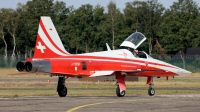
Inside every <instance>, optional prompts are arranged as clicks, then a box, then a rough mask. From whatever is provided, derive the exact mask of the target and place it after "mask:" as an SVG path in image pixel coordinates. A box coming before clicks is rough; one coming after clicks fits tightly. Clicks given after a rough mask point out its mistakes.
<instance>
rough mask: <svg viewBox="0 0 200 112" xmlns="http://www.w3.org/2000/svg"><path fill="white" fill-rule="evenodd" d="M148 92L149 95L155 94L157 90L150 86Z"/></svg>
mask: <svg viewBox="0 0 200 112" xmlns="http://www.w3.org/2000/svg"><path fill="white" fill-rule="evenodd" d="M148 94H149V96H153V95H154V94H155V90H154V89H153V88H149V90H148Z"/></svg>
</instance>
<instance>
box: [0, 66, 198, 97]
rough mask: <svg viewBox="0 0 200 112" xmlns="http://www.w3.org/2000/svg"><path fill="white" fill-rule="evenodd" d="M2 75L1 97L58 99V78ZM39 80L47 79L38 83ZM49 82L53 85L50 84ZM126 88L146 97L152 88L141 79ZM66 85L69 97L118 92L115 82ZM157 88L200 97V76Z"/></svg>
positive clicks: (159, 84)
mask: <svg viewBox="0 0 200 112" xmlns="http://www.w3.org/2000/svg"><path fill="white" fill-rule="evenodd" d="M0 73H1V75H0V97H22V96H57V92H56V87H57V77H49V76H48V75H38V74H26V73H19V72H18V71H16V70H15V69H0ZM27 78H28V80H26V79H27ZM4 79H5V80H4ZM11 79H12V80H11ZM19 79H20V80H19ZM23 79H24V80H23ZM35 79H36V80H35ZM37 79H44V80H42V81H37ZM48 79H50V80H51V82H47V80H48ZM126 85H127V91H126V95H136V94H145V95H146V94H147V90H148V87H149V86H148V85H146V78H139V81H138V82H126ZM66 86H67V88H68V95H69V96H111V95H112V96H113V95H115V89H116V86H115V82H79V81H67V80H66ZM154 89H155V90H156V95H159V94H170V95H171V94H200V73H193V74H190V75H185V76H179V77H175V78H174V79H173V78H169V80H168V81H166V80H165V78H159V79H157V78H154Z"/></svg>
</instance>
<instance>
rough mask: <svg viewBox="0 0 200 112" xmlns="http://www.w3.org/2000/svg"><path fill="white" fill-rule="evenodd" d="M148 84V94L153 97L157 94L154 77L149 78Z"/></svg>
mask: <svg viewBox="0 0 200 112" xmlns="http://www.w3.org/2000/svg"><path fill="white" fill-rule="evenodd" d="M147 84H149V89H148V94H149V96H153V95H154V94H155V90H154V88H153V86H154V84H153V77H148V78H147Z"/></svg>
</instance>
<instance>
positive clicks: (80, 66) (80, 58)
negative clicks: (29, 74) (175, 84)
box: [33, 49, 190, 77]
mask: <svg viewBox="0 0 200 112" xmlns="http://www.w3.org/2000/svg"><path fill="white" fill-rule="evenodd" d="M37 60H49V61H50V64H51V70H50V72H51V73H52V74H65V75H70V76H91V75H93V74H94V73H95V72H97V71H121V72H124V73H126V74H127V75H131V76H147V77H148V76H154V77H162V76H177V75H181V74H186V73H190V72H189V71H187V70H184V69H182V68H179V67H176V66H174V65H171V64H168V63H166V62H163V61H160V60H157V59H153V58H151V57H150V56H148V55H147V56H146V57H145V58H144V57H143V58H140V57H135V56H134V55H133V54H132V53H131V52H130V51H129V50H127V49H119V50H111V51H102V52H93V53H85V54H77V55H75V54H71V55H68V56H61V57H57V58H47V59H44V58H42V59H39V58H33V61H37Z"/></svg>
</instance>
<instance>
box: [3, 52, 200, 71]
mask: <svg viewBox="0 0 200 112" xmlns="http://www.w3.org/2000/svg"><path fill="white" fill-rule="evenodd" d="M152 57H153V58H155V59H158V60H161V61H164V62H167V63H170V64H172V65H175V66H178V67H180V68H183V60H182V59H181V57H180V56H178V55H165V56H163V55H155V54H154V55H152ZM19 61H25V56H24V55H22V57H20V58H15V59H11V58H7V59H4V57H3V56H2V55H0V68H15V66H16V64H17V62H19ZM185 69H186V70H189V71H191V72H200V55H185Z"/></svg>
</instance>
